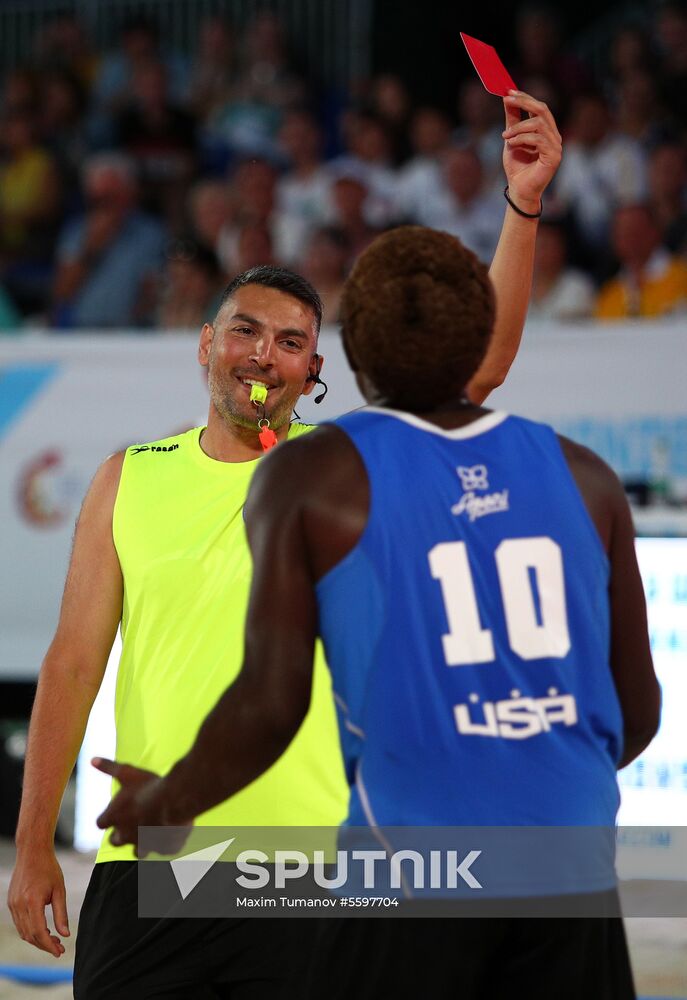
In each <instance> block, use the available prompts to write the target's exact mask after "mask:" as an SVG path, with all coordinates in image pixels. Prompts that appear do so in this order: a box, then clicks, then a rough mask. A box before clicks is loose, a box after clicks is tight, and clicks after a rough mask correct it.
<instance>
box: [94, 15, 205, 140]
mask: <svg viewBox="0 0 687 1000" xmlns="http://www.w3.org/2000/svg"><path fill="white" fill-rule="evenodd" d="M154 62H162V63H163V65H164V66H165V68H166V70H167V79H168V81H169V92H170V94H171V97H172V99H173V100H175V101H182V102H183V101H184V100H185V99H186V97H187V94H188V66H187V62H186V59H185V58H184V57H182V56H180V55H179V54H177V53H175V52H171V51H169V50H166V49H164V48H163V47H162V46H161V45H160V39H159V35H158V30H157V26H156V25H155V24H154V23H153V22H152V21H151V20H149V19H148V18H147V17H141V16H136V17H133V18H131V19H129V20H128V21H126V22H125V23H124V24H123V26H122V29H121V37H120V44H119V46H118V48H116V49H115V50H114V51H113V52H111V53H110V54H109V55H107V56H105V58H104V59H103V61H102V63H101V65H100V68H99V70H98V75H97V77H96V79H95V82H94V85H93V91H92V98H93V112H94V115H93V122H92V129H93V133H94V135H97V136H98V138H99V141H100V142H101V143H102V144H107V143H109V142H111V139H112V124H113V118H114V116H116V115H117V114H118V113H119V112H120V111H121V110H122V108H124V107H125V105H126V104H127V103H128V102H129V101H130V100H131V99H132V98H133V97H134V94H135V91H134V85H135V80H136V70H137V69H138V68H139V67H141V66H147V65H149V64H150V63H154Z"/></svg>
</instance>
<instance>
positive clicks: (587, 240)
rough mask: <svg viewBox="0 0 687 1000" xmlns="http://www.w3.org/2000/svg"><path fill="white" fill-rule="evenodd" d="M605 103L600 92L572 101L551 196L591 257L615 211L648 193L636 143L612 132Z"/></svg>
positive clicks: (600, 248)
mask: <svg viewBox="0 0 687 1000" xmlns="http://www.w3.org/2000/svg"><path fill="white" fill-rule="evenodd" d="M611 124H612V123H611V116H610V111H609V108H608V105H607V104H606V101H605V100H604V98H603V97H602V96H601V95H600V94H598V93H583V94H580V95H578V96H577V97H575V98H574V100H573V102H572V107H571V112H570V118H569V121H568V136H569V137H568V138H567V140H566V146H565V156H564V157H563V162H562V163H561V166H560V169H559V171H558V174H557V177H556V182H555V192H556V196H557V198H558V199H559V200H560V202H561V203H562V204H563V205H564V206H565V207H566V208H567V209H568V210H569V211H570V213H571V215H572V218H573V220H574V223H575V226H576V228H577V232H578V235H579V237H580V238H581V239H582V241H583V242H584V244H585V245H586V247H587V248H588V250H589V251H590V252H591V253H592V255H593V256H594V257H595V258H597V259H598V258H599V257H600V256H601V255H602V254H603V253H605V251H606V249H607V244H608V234H609V227H610V221H611V218H612V215H613V211H614V209H615V208H616V206H618V205H623V204H628V203H630V202H636V201H638V200H641V199H642V198H644V197H645V195H646V166H645V158H644V154H643V152H642V149H641V147H640V145H639V143H638V142H637V141H636V140H634V139H630V138H629V137H628V136H621V135H617V134H615V133H614V132H613V131H612V127H611Z"/></svg>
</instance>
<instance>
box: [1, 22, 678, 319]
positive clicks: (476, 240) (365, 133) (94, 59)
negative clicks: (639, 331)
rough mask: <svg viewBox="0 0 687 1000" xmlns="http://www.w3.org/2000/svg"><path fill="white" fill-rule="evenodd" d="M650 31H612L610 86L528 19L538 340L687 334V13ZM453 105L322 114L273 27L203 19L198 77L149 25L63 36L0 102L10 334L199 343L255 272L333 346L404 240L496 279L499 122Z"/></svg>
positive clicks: (362, 96)
mask: <svg viewBox="0 0 687 1000" xmlns="http://www.w3.org/2000/svg"><path fill="white" fill-rule="evenodd" d="M632 10H633V11H634V14H635V15H636V13H637V10H636V8H632ZM642 17H643V18H644V20H640V21H637V20H628V21H627V22H626V23H621V24H620V25H619V27H618V28H617V30H616V31H615V33H614V34H613V37H612V38H611V40H610V44H609V46H608V49H607V52H606V58H605V60H604V64H603V68H602V69H601V70H600V69H599V68H598V66H597V65H596V64H595V67H594V70H593V69H592V67H591V66H589V65H587V64H585V62H584V60H582V59H581V58H580V57H578V56H576V55H575V53H574V51H572V50H571V49H570V48H569V47H568V46H567V44H566V41H565V39H564V37H563V36H562V32H561V26H560V24H559V21H558V19H557V16H556V14H555V13H554V12H553V10H551V9H546V8H528V9H527V10H523V11H522V12H521V13H520V14H519V16H518V18H517V23H516V25H515V38H516V43H517V52H518V56H517V60H516V63H515V65H513V66H509V69H510V70H511V72H512V75H513V77H514V79H515V80H516V81H517V82H518V85H519V86H520V88H521V89H522V90H525V91H527V92H529V93H531V94H533V95H534V96H535V97H538V98H540V99H541V100H544V101H546V103H547V104H548V105H549V106H550V108H551V109H552V111H553V112H554V114H555V116H556V119H557V122H558V125H559V129H560V131H561V133H562V135H563V138H564V158H563V163H562V165H561V168H560V170H559V172H558V175H557V177H556V179H555V182H554V185H553V187H552V189H551V191H550V192H547V197H546V201H545V212H544V217H543V219H542V222H541V224H540V232H539V237H538V244H537V264H536V274H535V284H534V289H533V297H532V305H531V315H532V316H537V317H542V318H546V319H555V320H580V319H585V318H594V317H596V318H599V319H614V318H623V317H628V316H661V315H667V314H672V313H676V312H682V311H687V102H686V101H685V100H684V93H685V85H686V84H687V7H683V6H682V5H677V4H674V3H667V4H664V5H663V6H661V7H658V8H656V9H655V10H653V11H651V10H649V9H648V8H647V9H646V10H644V11H643V13H642ZM459 57H460V52H459V51H458V50H457V51H456V58H459ZM445 96H446V95H441V98H442V99H441V101H439V100H438V101H437V106H429V105H427V106H421V105H418V103H417V102H416V101H414V99H413V95H412V94H411V93H409V92H408V90H407V88H406V87H405V85H404V83H403V82H402V80H401V79H400V78H399V77H397V76H394V75H391V74H380V75H377V76H375V77H373V78H372V79H371V80H369V81H365V82H361V83H360V84H359V85H358V86H357V87H356V93H353V94H348V95H345V96H344V97H342V96H341V95H338V94H335V93H333V92H329V91H327V90H326V89H325V88H324V87H323V86H322V84H321V83H320V82H318V81H317V80H315V79H313V78H312V77H311V76H310V75H309V74H308V72H307V69H305V70H304V68H303V67H302V66H300V65H299V63H298V61H297V60H296V59H295V58H294V57H293V55H292V52H291V48H290V45H289V39H288V37H287V33H286V30H285V27H284V25H283V24H282V23H281V22H280V21H279V19H278V18H277V17H276V16H275V15H274V14H272V13H268V12H264V11H263V12H262V13H259V14H257V15H256V16H255V17H254V18H253V19H252V20H251V21H250V22H249V23H248V24H247V25H245V26H244V27H242V29H241V30H240V31H239V30H237V29H236V28H235V27H234V26H233V25H232V24H231V23H229V22H228V21H227V20H224V19H223V18H221V17H218V16H212V17H208V18H207V19H205V20H204V21H203V22H202V23H201V24H200V26H199V33H198V43H197V47H196V50H195V51H194V52H192V53H190V54H185V53H181V52H177V51H173V50H172V49H170V47H169V46H167V45H166V44H165V43H164V41H163V39H162V38H161V37H160V35H159V33H158V30H157V28H156V25H155V24H154V22H152V21H149V20H144V19H140V18H139V19H136V20H131V21H129V22H127V23H125V24H124V25H122V27H121V32H120V38H119V41H118V45H117V47H116V49H115V50H113V51H110V52H104V53H101V52H97V51H95V49H94V47H93V46H92V44H91V43H90V41H89V38H88V36H87V33H86V31H85V29H84V27H83V25H81V24H80V23H79V21H78V20H77V19H76V18H75V17H73V16H67V15H64V16H60V17H57V18H56V19H55V20H53V21H52V22H50V23H49V24H48V25H47V26H46V27H44V28H42V29H41V30H40V32H39V33H38V34H37V36H36V38H35V40H34V46H33V53H32V56H31V59H30V62H29V63H28V64H27V65H26V66H25V67H23V68H19V69H15V70H13V71H11V72H8V73H7V74H6V75H5V77H4V80H3V83H2V85H1V88H0V117H1V118H2V127H1V128H0V329H1V330H2V331H3V332H5V333H15V332H22V331H25V330H27V329H31V328H37V327H39V328H43V327H49V328H51V329H53V330H56V331H69V330H78V329H107V328H110V329H112V328H117V329H122V328H142V329H151V328H153V329H159V330H161V331H171V330H174V329H189V328H195V327H198V326H199V324H201V323H202V322H203V321H204V320H205V319H207V318H211V317H212V316H213V315H214V310H215V308H216V305H217V301H218V297H219V295H220V293H221V290H222V287H223V286H224V285H225V284H226V283H227V281H228V280H229V279H230V278H231V277H232V276H233V275H234V274H236V273H238V272H240V271H242V270H244V269H246V268H248V267H251V266H253V265H255V264H258V263H280V264H284V265H286V266H289V267H292V268H294V269H296V270H298V271H300V272H301V273H303V274H305V275H306V276H307V277H308V278H310V280H311V281H312V282H313V283H314V284H315V286H316V287H317V288H318V290H319V291H320V292H321V294H322V297H323V300H324V303H325V320H326V321H329V322H335V321H336V319H337V315H338V305H339V298H340V294H341V289H342V285H343V282H344V280H345V277H346V275H347V273H348V270H349V269H350V267H351V263H352V261H353V260H354V258H355V257H356V255H357V254H358V253H359V252H360V251H361V250H362V249H363V248H364V247H365V246H366V245H367V244H368V243H369V241H370V240H371V239H373V238H374V236H375V235H376V234H377V233H378V232H380V231H381V230H383V229H385V228H388V227H390V226H393V225H397V224H400V223H407V222H416V223H420V224H422V225H428V226H433V227H436V228H440V229H444V230H447V231H449V232H451V233H455V234H456V235H457V236H459V237H460V238H461V239H462V240H463V242H464V243H466V244H467V245H468V246H469V247H471V248H472V249H473V250H474V251H475V252H476V253H477V254H478V255H479V256H480V257H481V258H483V259H484V260H486V261H489V260H490V259H491V256H492V255H493V252H494V249H495V246H496V242H497V240H498V235H499V231H500V228H501V224H502V221H503V215H504V209H505V202H504V198H503V184H504V181H503V172H502V168H501V156H502V148H503V139H502V136H501V133H502V130H503V110H502V105H501V102H500V101H499V100H498V99H497V98H495V97H492V96H490V95H489V94H487V93H486V91H485V90H484V89H483V88H482V86H481V84H480V83H479V81H478V80H477V78H476V77H473V76H469V77H468V78H467V79H466V81H465V82H464V83H463V84H462V86H461V87H460V90H459V93H458V94H456V95H455V102H454V107H453V108H452V111H450V110H448V108H447V107H446V102H445Z"/></svg>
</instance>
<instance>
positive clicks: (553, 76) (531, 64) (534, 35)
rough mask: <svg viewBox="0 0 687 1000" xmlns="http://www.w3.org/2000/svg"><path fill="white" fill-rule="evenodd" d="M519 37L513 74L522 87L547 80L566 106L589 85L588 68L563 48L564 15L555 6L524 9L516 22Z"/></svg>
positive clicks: (537, 5)
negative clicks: (538, 80)
mask: <svg viewBox="0 0 687 1000" xmlns="http://www.w3.org/2000/svg"><path fill="white" fill-rule="evenodd" d="M515 38H516V43H517V49H518V56H517V58H516V60H515V63H514V67H513V73H514V79H515V80H517V81H518V84H519V86H521V87H524V81H527V82H528V86H529V85H530V81H531V80H532V79H537V78H538V79H543V80H546V81H547V83H548V84H549V86H550V88H551V90H552V91H553V92H554V93H555V94H557V95H558V96H559V100H560V101H561V104H562V105H563V106H564V107H565V106H567V104H568V102H569V101H570V100H571V99H572V97H573V96H574V95H575V94H577V93H578V92H579V91H580V90H582V89H584V88H586V87H588V86H589V74H588V71H587V69H586V67H585V66H584V65H583V64H582V63H581V62H580V60H579V59H578V58H577V57H576V56H574V55H572V54H571V53H570V52H566V51H565V50H564V48H563V44H562V39H563V31H562V25H561V14H560V13H559V11H558V10H556V9H554V7H553V6H549V5H545V4H542V3H538V4H537V3H534V4H531V5H529V6H523V7H521V8H520V9H519V11H518V13H517V15H516V19H515ZM529 92H530V91H528V93H529ZM537 96H538V95H537Z"/></svg>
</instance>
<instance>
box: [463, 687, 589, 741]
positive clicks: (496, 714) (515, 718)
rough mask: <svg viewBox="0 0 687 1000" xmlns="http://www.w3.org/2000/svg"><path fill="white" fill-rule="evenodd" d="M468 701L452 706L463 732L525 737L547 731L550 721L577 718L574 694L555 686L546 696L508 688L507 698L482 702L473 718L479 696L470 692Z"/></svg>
mask: <svg viewBox="0 0 687 1000" xmlns="http://www.w3.org/2000/svg"><path fill="white" fill-rule="evenodd" d="M468 701H469V702H470V704H463V705H454V706H453V715H454V718H455V720H456V729H457V730H458V732H459V733H461V734H462V735H463V736H492V737H497V738H498V737H501V739H505V740H526V739H529V737H531V736H538V735H539V733H550V732H551V727H552V726H553V725H556V724H559V725H563V726H574V725H575V723H576V722H577V703H576V701H575V698H574V696H573V695H571V694H559V693H558V691H557V690H556V688H550V689H549V692H548V694H547V696H546V697H545V698H529V697H522V695H521V694H520V692H519V691H511V696H510V698H506V699H504V700H503V701H496V702H493V701H485V702H482V705H481V713H480V714H481V715H482V719H481V720H479V719H476V718H473V713H475V714H476V706H477V703H478V702H479V696H478V695H476V694H471V695H470V696H469V699H468ZM477 711H479V710H477Z"/></svg>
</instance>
